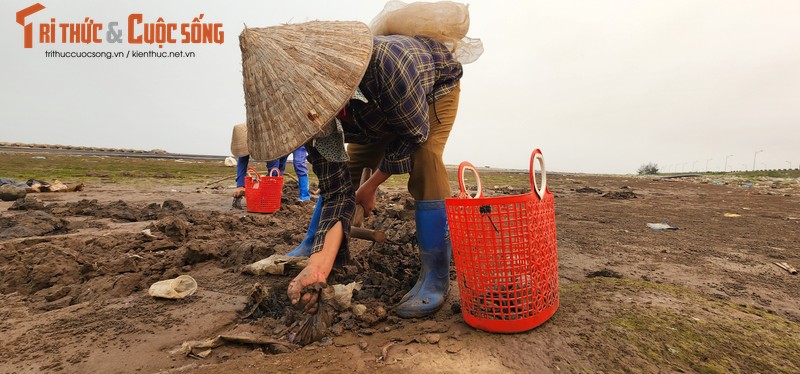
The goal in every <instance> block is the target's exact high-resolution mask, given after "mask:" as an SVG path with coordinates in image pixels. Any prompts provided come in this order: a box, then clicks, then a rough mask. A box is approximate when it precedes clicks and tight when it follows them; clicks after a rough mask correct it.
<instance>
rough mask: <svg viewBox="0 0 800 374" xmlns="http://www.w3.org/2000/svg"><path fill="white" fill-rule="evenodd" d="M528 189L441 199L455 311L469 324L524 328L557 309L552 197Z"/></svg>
mask: <svg viewBox="0 0 800 374" xmlns="http://www.w3.org/2000/svg"><path fill="white" fill-rule="evenodd" d="M470 166H471V165H470ZM460 174H461V172H460ZM476 175H477V172H476ZM531 189H532V191H531V193H529V194H523V195H513V196H502V197H477V198H451V199H447V200H446V202H445V204H446V209H447V220H448V225H449V227H450V238H451V241H452V247H453V258H454V261H455V265H456V279H457V280H458V288H459V293H460V297H461V311H462V314H463V317H464V321H465V322H467V323H468V324H469V325H471V326H473V327H475V328H478V329H481V330H485V331H491V332H507V333H512V332H520V331H526V330H530V329H532V328H534V327H536V326H538V325H540V324H542V323H543V322H545V321H546V320H547V319H549V318H550V317H551V316H552V315H553V314H554V313H555V311H556V309H558V251H557V242H556V222H555V200H554V197H553V194H552V193H550V192H549V190H547V189H546V187H543V188H542V190H543V192H542V197H541V199H540V198H539V196H538V195H537V193H536V192H535V186H533V183H532V188H531Z"/></svg>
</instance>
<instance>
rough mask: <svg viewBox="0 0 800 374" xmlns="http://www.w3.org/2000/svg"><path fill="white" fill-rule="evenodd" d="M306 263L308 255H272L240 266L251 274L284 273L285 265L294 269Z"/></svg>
mask: <svg viewBox="0 0 800 374" xmlns="http://www.w3.org/2000/svg"><path fill="white" fill-rule="evenodd" d="M306 265H308V257H296V256H284V255H272V256H269V257H267V258H265V259H263V260H260V261H258V262H255V263H252V264H250V265H247V266H245V267H244V268H242V272H243V273H246V274H252V275H267V274H271V275H284V274H285V273H286V267H287V266H289V267H290V268H294V269H303V268H305V267H306ZM351 293H352V291H351Z"/></svg>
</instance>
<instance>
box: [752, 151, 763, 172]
mask: <svg viewBox="0 0 800 374" xmlns="http://www.w3.org/2000/svg"><path fill="white" fill-rule="evenodd" d="M761 152H764V150H763V149H761V150H758V151H756V153H755V154H753V171H756V156H758V154H759V153H761Z"/></svg>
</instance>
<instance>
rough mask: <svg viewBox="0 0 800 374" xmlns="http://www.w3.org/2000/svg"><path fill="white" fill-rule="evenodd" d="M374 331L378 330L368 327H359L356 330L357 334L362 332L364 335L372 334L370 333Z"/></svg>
mask: <svg viewBox="0 0 800 374" xmlns="http://www.w3.org/2000/svg"><path fill="white" fill-rule="evenodd" d="M376 332H378V331H376V330H375V329H370V328H364V329H359V330H358V333H359V334H364V335H372V334H374V333H376Z"/></svg>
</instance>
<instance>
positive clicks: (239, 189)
mask: <svg viewBox="0 0 800 374" xmlns="http://www.w3.org/2000/svg"><path fill="white" fill-rule="evenodd" d="M244 191H245V189H244V187H237V188H236V191H233V197H234V198H236V197H243V196H244Z"/></svg>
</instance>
